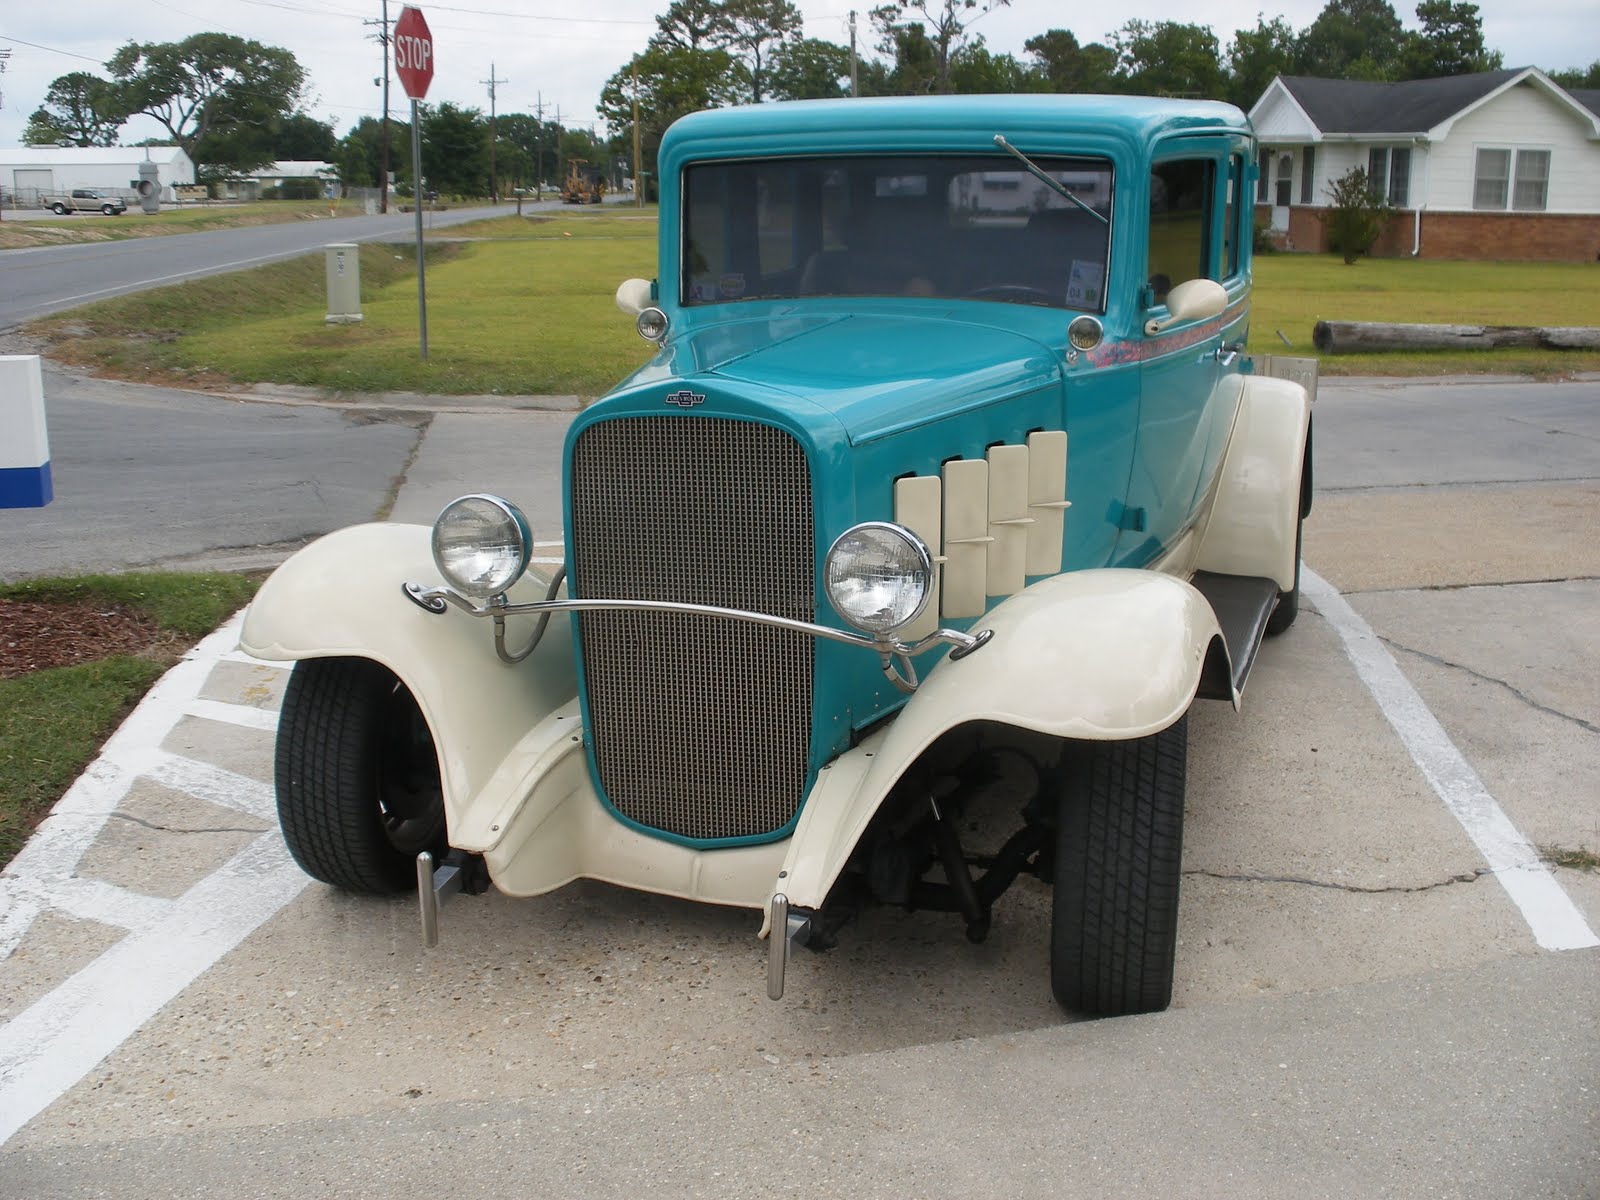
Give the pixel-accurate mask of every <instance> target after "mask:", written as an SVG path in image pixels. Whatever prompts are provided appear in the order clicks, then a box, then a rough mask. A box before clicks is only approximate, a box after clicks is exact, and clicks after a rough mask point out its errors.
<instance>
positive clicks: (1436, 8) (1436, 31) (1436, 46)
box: [1400, 0, 1505, 79]
mask: <svg viewBox="0 0 1600 1200" xmlns="http://www.w3.org/2000/svg"><path fill="white" fill-rule="evenodd" d="M1417 20H1418V21H1420V22H1421V23H1422V30H1421V31H1420V32H1418V33H1411V34H1407V35H1406V44H1405V47H1404V49H1403V50H1402V51H1401V55H1400V62H1401V72H1402V76H1403V77H1404V78H1406V79H1437V78H1440V77H1442V76H1445V75H1471V74H1473V73H1474V72H1476V71H1495V70H1498V69H1499V68H1500V67H1501V66H1502V65H1503V64H1504V62H1505V58H1504V56H1502V55H1501V54H1500V52H1499V51H1498V50H1496V51H1493V52H1490V51H1488V50H1486V49H1484V45H1483V19H1482V18H1481V17H1480V16H1478V6H1477V5H1476V4H1468V3H1465V2H1463V3H1459V4H1458V3H1452V0H1422V2H1421V3H1420V4H1418V5H1417Z"/></svg>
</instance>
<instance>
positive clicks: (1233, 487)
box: [1194, 375, 1311, 592]
mask: <svg viewBox="0 0 1600 1200" xmlns="http://www.w3.org/2000/svg"><path fill="white" fill-rule="evenodd" d="M1310 428H1311V401H1310V399H1309V397H1308V396H1307V395H1306V390H1305V389H1304V388H1303V387H1301V386H1300V385H1299V384H1298V383H1292V382H1290V381H1289V380H1287V379H1273V378H1268V377H1266V376H1261V375H1252V376H1248V377H1246V378H1245V380H1244V389H1243V393H1242V395H1241V396H1240V399H1239V410H1238V415H1237V416H1236V417H1235V418H1234V425H1233V434H1232V436H1231V437H1230V438H1229V440H1228V449H1227V453H1226V454H1225V456H1224V458H1223V462H1222V469H1221V471H1220V472H1219V475H1218V483H1217V490H1216V495H1215V499H1214V500H1213V502H1212V505H1211V510H1210V512H1209V513H1208V515H1207V517H1206V523H1205V529H1204V532H1203V533H1202V535H1201V538H1200V547H1199V550H1198V551H1197V554H1196V558H1195V562H1194V569H1195V570H1197V571H1213V572H1215V573H1216V574H1218V575H1244V576H1254V577H1259V578H1263V579H1270V580H1272V581H1273V582H1274V583H1276V584H1277V585H1278V589H1279V590H1280V591H1284V592H1287V591H1291V590H1292V589H1293V588H1294V585H1295V550H1296V534H1297V532H1298V529H1299V521H1300V511H1301V494H1300V481H1301V475H1302V472H1303V466H1304V463H1305V450H1306V436H1307V432H1308V431H1309V429H1310Z"/></svg>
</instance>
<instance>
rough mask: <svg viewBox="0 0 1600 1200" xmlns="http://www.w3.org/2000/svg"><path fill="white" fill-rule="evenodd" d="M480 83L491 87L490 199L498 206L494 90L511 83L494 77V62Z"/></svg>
mask: <svg viewBox="0 0 1600 1200" xmlns="http://www.w3.org/2000/svg"><path fill="white" fill-rule="evenodd" d="M478 82H479V83H486V84H488V85H489V198H490V199H491V200H492V201H493V202H494V203H496V204H499V203H500V180H499V178H498V177H497V176H496V175H495V169H494V141H495V133H494V88H495V84H497V83H510V82H511V81H510V80H509V79H496V78H495V75H494V62H493V60H490V63H489V78H487V79H480V80H478Z"/></svg>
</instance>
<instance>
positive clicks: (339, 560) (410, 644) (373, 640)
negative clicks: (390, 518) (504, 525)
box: [239, 524, 578, 837]
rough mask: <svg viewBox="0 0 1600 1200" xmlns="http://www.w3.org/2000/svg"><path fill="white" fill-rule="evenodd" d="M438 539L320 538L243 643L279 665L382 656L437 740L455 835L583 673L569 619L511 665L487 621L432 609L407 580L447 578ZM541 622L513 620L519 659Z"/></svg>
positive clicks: (265, 589) (368, 531) (530, 588)
mask: <svg viewBox="0 0 1600 1200" xmlns="http://www.w3.org/2000/svg"><path fill="white" fill-rule="evenodd" d="M429 533H430V531H429V529H428V527H427V526H425V525H397V524H375V525H356V526H352V527H351V528H349V529H342V530H339V531H338V532H336V533H331V534H329V535H328V536H327V537H324V538H321V539H319V540H318V541H315V542H313V543H312V544H311V545H309V546H307V547H306V548H305V549H304V550H301V551H300V552H299V553H297V554H295V555H294V556H293V557H292V558H290V559H289V560H288V561H287V562H285V563H284V564H283V565H282V566H281V567H279V568H278V569H277V570H276V571H275V572H273V574H272V576H271V578H269V579H268V580H267V582H266V583H265V584H263V585H262V587H261V590H260V591H259V592H258V593H256V598H255V600H254V601H253V602H252V603H251V605H250V611H249V612H248V613H247V614H246V615H245V622H244V630H243V632H242V633H241V635H240V638H239V644H240V647H241V648H242V649H244V650H245V651H246V652H247V653H249V654H253V655H255V656H256V657H257V658H263V659H268V660H271V661H285V660H289V661H292V660H298V659H307V658H334V657H353V658H370V659H372V660H373V661H375V662H378V663H381V664H383V665H384V666H385V667H388V668H389V670H391V671H393V672H394V673H395V675H397V676H398V677H399V678H400V680H401V681H402V682H403V683H404V684H405V685H406V687H408V688H409V689H410V690H411V693H412V695H414V696H415V697H416V698H417V703H418V704H419V705H420V706H421V708H422V714H423V716H424V717H425V718H426V719H427V722H428V727H429V729H430V730H432V732H433V741H434V745H435V746H436V747H437V748H438V752H439V769H440V775H441V776H442V780H443V784H444V799H445V815H446V819H447V821H448V822H449V828H450V829H451V831H452V837H453V836H454V832H455V831H456V830H457V829H458V828H461V827H463V826H465V825H467V824H469V822H467V821H466V820H465V819H464V818H465V816H466V813H465V811H464V810H465V809H466V808H467V806H469V805H470V804H471V802H472V800H473V799H474V798H475V797H477V796H478V795H479V794H480V793H481V792H482V791H483V790H484V788H485V786H486V785H487V784H488V783H489V781H490V779H491V777H492V776H493V775H494V773H495V771H496V770H497V769H498V768H499V767H500V765H501V763H502V761H503V760H504V759H505V758H506V756H507V754H508V753H509V752H510V751H511V749H512V748H513V747H514V746H515V745H516V744H517V742H518V739H520V738H521V737H522V736H523V735H524V734H525V733H527V731H528V730H529V729H531V728H533V727H534V726H535V725H537V724H539V723H540V722H541V721H542V720H543V719H544V718H545V717H546V716H547V715H549V714H551V713H553V712H555V711H556V710H558V709H560V708H561V707H562V706H563V705H566V704H569V703H570V702H571V701H573V700H574V699H575V698H576V696H577V694H578V684H577V670H576V664H575V660H574V654H573V649H572V641H571V631H570V622H569V621H568V620H567V619H566V618H564V617H560V616H557V617H555V618H552V619H551V621H550V625H549V628H548V629H547V630H546V631H545V636H544V638H543V640H541V641H540V643H539V647H538V649H537V650H535V651H534V652H533V654H532V655H531V656H530V657H529V658H528V659H527V660H526V661H525V662H522V663H519V664H517V665H516V666H509V665H507V664H506V663H503V662H501V661H500V659H499V657H498V656H497V655H496V654H495V650H494V628H493V626H492V624H491V623H490V622H489V621H488V620H487V619H485V618H480V617H473V616H471V615H469V614H467V613H464V612H459V611H457V610H456V609H453V608H452V609H448V610H446V611H445V612H443V613H431V612H427V611H425V610H424V609H422V608H421V607H420V606H418V605H417V604H415V603H413V602H412V601H411V600H409V599H408V598H407V597H406V596H405V594H404V593H403V592H402V591H401V585H402V584H404V583H407V582H418V583H423V584H427V585H430V586H432V585H434V584H436V583H438V582H439V572H438V568H436V567H435V566H434V565H433V557H432V554H431V552H430V549H429V543H428V539H429ZM530 576H531V572H530ZM547 586H548V579H542V578H538V577H524V579H523V580H522V581H521V582H519V583H518V584H517V586H516V587H514V588H513V589H512V591H511V598H512V599H513V600H542V599H543V598H544V592H545V588H546V587H547ZM534 620H535V619H534V618H531V617H513V618H510V619H508V620H507V622H506V624H507V627H508V628H507V642H508V643H509V645H510V647H511V649H512V650H513V651H516V650H517V649H519V648H520V647H521V646H523V645H525V644H526V642H527V639H528V636H529V634H530V633H531V632H532V630H533V627H534Z"/></svg>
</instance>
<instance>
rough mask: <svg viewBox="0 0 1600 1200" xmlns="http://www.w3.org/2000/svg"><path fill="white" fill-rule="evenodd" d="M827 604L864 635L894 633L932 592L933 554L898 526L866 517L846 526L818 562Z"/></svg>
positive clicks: (917, 612) (911, 618)
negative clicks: (863, 520) (850, 525)
mask: <svg viewBox="0 0 1600 1200" xmlns="http://www.w3.org/2000/svg"><path fill="white" fill-rule="evenodd" d="M823 578H824V580H825V583H826V586H827V589H828V602H829V603H831V604H832V605H833V607H834V611H835V612H837V613H838V614H839V615H840V616H841V617H843V618H844V620H845V621H846V622H847V623H849V624H851V625H854V626H855V627H856V628H857V629H859V630H861V631H862V632H863V633H870V634H874V635H881V634H888V633H893V632H894V631H895V630H896V629H899V628H901V627H902V626H905V625H908V624H910V623H911V622H912V621H915V620H916V619H917V617H919V616H920V615H921V614H922V610H923V609H924V608H926V607H927V605H928V597H929V596H930V595H931V594H932V592H933V556H932V555H931V554H929V553H928V547H927V546H926V545H925V544H924V543H923V541H922V539H921V538H919V537H918V536H917V535H916V534H914V533H912V532H911V531H910V530H909V529H906V528H905V527H904V526H901V525H892V524H890V523H889V522H887V521H868V522H867V523H866V524H864V525H857V526H855V527H853V528H851V529H847V530H845V531H844V532H843V533H842V534H840V535H839V538H838V540H837V541H835V542H834V543H833V546H832V547H831V548H830V549H829V551H828V557H827V560H826V562H825V563H824V564H823Z"/></svg>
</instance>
